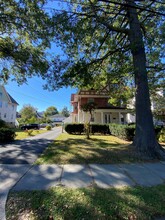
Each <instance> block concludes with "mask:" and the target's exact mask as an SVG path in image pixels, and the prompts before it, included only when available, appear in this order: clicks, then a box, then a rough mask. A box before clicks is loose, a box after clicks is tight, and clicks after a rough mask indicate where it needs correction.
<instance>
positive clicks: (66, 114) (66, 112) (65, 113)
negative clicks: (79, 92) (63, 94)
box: [61, 106, 70, 117]
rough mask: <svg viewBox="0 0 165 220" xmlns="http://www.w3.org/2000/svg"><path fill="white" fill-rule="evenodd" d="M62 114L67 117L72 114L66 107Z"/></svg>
mask: <svg viewBox="0 0 165 220" xmlns="http://www.w3.org/2000/svg"><path fill="white" fill-rule="evenodd" d="M61 114H62V115H63V116H65V117H69V115H70V113H69V110H68V108H67V107H66V106H65V107H64V108H63V109H62V111H61Z"/></svg>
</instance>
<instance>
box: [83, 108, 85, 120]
mask: <svg viewBox="0 0 165 220" xmlns="http://www.w3.org/2000/svg"><path fill="white" fill-rule="evenodd" d="M83 122H84V123H85V115H84V111H83Z"/></svg>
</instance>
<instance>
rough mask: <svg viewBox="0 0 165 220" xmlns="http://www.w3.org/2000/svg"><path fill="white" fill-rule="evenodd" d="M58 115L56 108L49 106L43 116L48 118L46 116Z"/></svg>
mask: <svg viewBox="0 0 165 220" xmlns="http://www.w3.org/2000/svg"><path fill="white" fill-rule="evenodd" d="M56 114H58V110H57V108H56V107H54V106H50V107H48V108H47V109H46V111H45V112H44V116H45V117H48V116H52V115H56Z"/></svg>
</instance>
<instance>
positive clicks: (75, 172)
mask: <svg viewBox="0 0 165 220" xmlns="http://www.w3.org/2000/svg"><path fill="white" fill-rule="evenodd" d="M0 174H1V175H0V213H2V214H1V215H0V220H5V211H4V210H5V202H6V198H7V194H8V191H9V190H10V189H11V190H12V191H20V190H46V189H48V188H50V187H54V186H59V185H60V186H64V187H68V188H69V187H72V188H80V187H89V186H97V187H101V188H109V187H123V186H131V187H133V186H136V185H140V186H154V185H158V184H163V183H164V182H165V162H159V163H141V164H118V165H103V164H102V165H99V164H89V165H80V164H68V165H33V166H30V165H0ZM4 181H5V182H4Z"/></svg>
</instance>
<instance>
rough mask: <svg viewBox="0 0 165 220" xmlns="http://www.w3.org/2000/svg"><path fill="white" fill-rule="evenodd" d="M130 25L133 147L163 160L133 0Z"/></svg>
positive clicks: (138, 151)
mask: <svg viewBox="0 0 165 220" xmlns="http://www.w3.org/2000/svg"><path fill="white" fill-rule="evenodd" d="M127 4H128V5H129V6H128V7H127V12H128V19H129V25H130V33H129V40H130V45H131V53H132V56H133V65H134V74H135V85H136V104H135V106H136V131H135V138H134V141H133V146H135V150H136V152H137V153H138V154H139V155H140V156H141V157H144V158H153V159H155V158H165V151H164V149H163V148H162V147H161V146H160V145H159V143H158V142H157V140H156V136H155V131H154V125H153V116H152V112H151V103H150V96H149V88H148V77H147V70H146V54H145V48H144V42H143V35H142V31H141V27H140V22H139V20H138V15H137V10H136V7H135V6H136V4H135V2H134V0H127ZM132 6H133V7H132Z"/></svg>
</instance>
